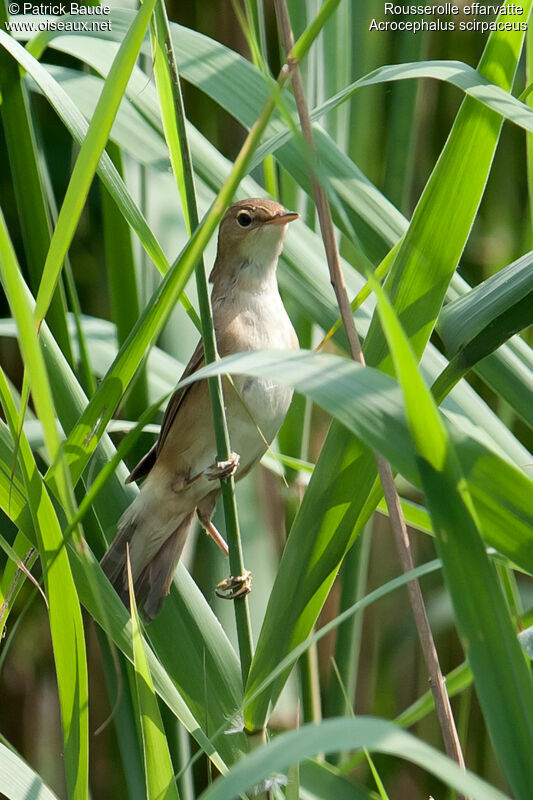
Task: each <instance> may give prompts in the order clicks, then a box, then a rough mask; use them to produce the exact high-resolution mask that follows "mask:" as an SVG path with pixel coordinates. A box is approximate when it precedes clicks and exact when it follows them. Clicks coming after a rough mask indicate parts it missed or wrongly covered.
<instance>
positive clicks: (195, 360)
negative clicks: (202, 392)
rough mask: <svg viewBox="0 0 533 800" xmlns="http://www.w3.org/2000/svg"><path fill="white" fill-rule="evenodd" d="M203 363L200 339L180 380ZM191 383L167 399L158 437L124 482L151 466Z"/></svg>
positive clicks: (145, 472)
mask: <svg viewBox="0 0 533 800" xmlns="http://www.w3.org/2000/svg"><path fill="white" fill-rule="evenodd" d="M203 365H204V348H203V345H202V341H201V340H200V341H199V342H198V345H197V346H196V350H195V351H194V353H193V354H192V356H191V358H190V361H189V363H188V364H187V366H186V367H185V370H184V371H183V374H182V376H181V377H180V381H182V380H183V379H184V378H188V377H189V375H192V374H193V372H196V371H197V370H199V369H200V367H203ZM191 386H192V384H189V386H184V387H182V388H180V389H176V391H175V392H174V394H173V395H172V397H171V398H170V400H169V401H168V405H167V408H166V411H165V416H164V417H163V422H162V423H161V430H160V432H159V438H158V440H157V442H156V443H155V444H154V446H153V447H152V448H151V449H150V450H149V451H148V452H147V453H146V455H145V456H143V457H142V458H141V460H140V461H139V463H138V464H137V465H136V466H135V467H134V468H133V469H132V471H131V472H130V474H129V475H128V477H127V478H126V483H131V482H132V481H137V480H139V479H140V478H144V477H145V476H146V475H148V473H149V472H150V470H151V469H152V467H153V466H154V464H155V462H156V459H157V456H158V455H159V453H160V452H161V448H162V446H163V443H164V441H165V439H166V437H167V435H168V432H169V430H170V428H171V427H172V424H173V422H174V420H175V419H176V415H177V413H178V411H179V410H180V407H181V405H182V403H183V401H184V399H185V397H186V395H187V392H188V391H189V389H190V388H191Z"/></svg>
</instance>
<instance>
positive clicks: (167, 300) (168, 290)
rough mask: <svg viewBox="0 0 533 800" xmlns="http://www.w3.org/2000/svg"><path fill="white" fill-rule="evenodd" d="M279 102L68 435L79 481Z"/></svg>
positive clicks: (270, 105) (267, 111) (306, 39)
mask: <svg viewBox="0 0 533 800" xmlns="http://www.w3.org/2000/svg"><path fill="white" fill-rule="evenodd" d="M338 2H339V0H327V2H325V3H324V4H323V6H322V7H321V9H320V12H319V14H318V15H317V18H320V19H321V20H325V19H327V13H332V11H333V10H334V8H335V7H336V5H337V4H338ZM326 12H327V13H326ZM318 30H319V29H318V28H317V25H316V20H314V21H313V22H312V23H311V25H310V26H309V28H308V30H307V31H306V32H305V33H304V34H302V37H301V38H300V40H299V41H298V42H297V44H296V45H295V51H294V52H295V54H296V56H299V55H300V54H303V53H305V52H306V50H307V49H308V48H309V47H310V45H311V43H312V41H313V35H315V36H316V35H317V33H318ZM0 33H1V31H0ZM0 40H1V37H0ZM286 78H287V76H286V74H285V73H283V74H282V75H281V76H280V82H281V83H283V82H284V81H285V80H286ZM275 105H276V100H275V96H271V97H270V99H269V100H268V102H267V104H266V105H265V108H264V109H263V112H262V114H261V115H260V117H259V118H258V120H257V121H256V123H255V125H254V126H253V127H252V129H251V130H250V133H249V134H248V136H247V138H246V141H245V142H244V144H243V146H242V148H241V150H240V152H239V155H238V156H237V158H236V160H235V162H234V165H233V168H232V170H231V172H230V174H229V176H228V177H227V178H226V180H225V181H224V184H223V186H222V188H221V189H220V191H219V193H218V196H217V198H216V200H215V201H214V203H213V204H212V206H211V209H210V211H209V212H208V214H207V215H206V217H205V218H204V220H203V222H202V224H201V226H200V227H199V228H197V229H196V231H195V232H194V234H193V236H192V238H191V239H190V241H189V243H188V244H187V245H186V247H185V248H184V250H183V251H182V253H181V254H180V256H179V257H178V258H177V260H176V261H175V263H174V264H173V266H172V269H171V270H170V271H169V272H168V273H167V274H166V276H165V278H164V280H163V282H162V283H161V285H160V286H159V287H158V289H157V290H156V292H155V293H154V295H153V296H152V299H151V301H150V303H149V304H148V306H147V307H146V309H145V310H144V312H143V314H142V315H141V317H140V319H139V321H138V323H137V325H136V326H135V328H134V329H133V331H132V332H131V334H130V336H129V337H128V339H127V341H126V342H125V344H124V346H123V347H122V348H121V350H120V352H119V354H118V356H117V358H116V359H115V361H114V362H113V364H112V366H111V368H110V369H109V371H108V373H107V375H106V377H105V378H104V380H103V382H102V384H101V385H100V387H99V389H98V391H97V393H96V395H95V396H94V397H93V398H92V399H91V402H90V403H89V405H88V407H87V409H86V410H85V412H84V414H83V415H82V418H81V419H80V421H79V423H78V425H77V426H76V428H75V429H74V430H73V431H72V432H71V433H70V434H69V437H68V439H67V442H66V448H65V449H66V453H67V459H68V461H69V465H70V468H71V472H72V475H73V480H74V482H75V481H76V480H78V478H79V476H80V474H81V472H82V470H83V469H84V467H85V465H86V463H87V461H88V458H89V457H90V454H91V453H92V452H93V450H94V448H95V446H96V444H97V442H98V439H99V437H100V436H101V435H102V433H103V430H104V429H105V426H106V424H107V422H108V421H109V419H110V418H111V416H112V414H113V412H114V409H115V408H116V406H117V404H118V402H119V400H120V397H121V395H122V393H123V391H124V389H125V387H126V386H127V385H128V383H129V381H130V380H131V378H132V376H133V374H134V372H135V370H136V368H137V366H138V364H139V362H140V360H141V358H142V356H143V354H144V351H145V349H146V347H147V346H148V345H149V343H150V342H151V341H152V339H153V338H154V337H155V336H156V335H157V334H158V333H159V331H160V330H161V328H162V326H163V324H164V322H165V321H166V319H167V317H168V315H169V313H170V311H171V309H172V307H173V306H174V304H175V302H176V300H177V298H178V297H179V296H180V294H181V292H182V291H183V289H184V287H185V285H186V282H187V280H188V278H189V276H190V275H191V273H192V271H193V269H194V268H195V266H196V264H197V263H198V259H199V258H200V256H201V255H202V253H203V251H204V249H205V246H206V244H207V242H208V241H209V239H210V238H211V236H212V234H213V233H214V231H215V229H216V227H217V225H218V223H219V222H220V220H221V218H222V215H223V214H224V212H225V210H226V208H227V206H228V205H229V202H230V200H231V198H232V197H233V194H234V192H235V190H236V188H237V186H238V184H239V183H240V181H241V179H242V177H243V176H244V175H245V174H246V171H247V169H248V166H249V162H250V159H251V156H252V154H253V153H254V151H255V148H256V147H257V145H258V143H259V140H260V138H261V136H262V134H263V132H264V130H265V128H266V125H267V123H268V120H269V119H270V116H271V114H272V113H273V111H274V108H275Z"/></svg>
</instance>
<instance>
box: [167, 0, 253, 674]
mask: <svg viewBox="0 0 533 800" xmlns="http://www.w3.org/2000/svg"><path fill="white" fill-rule="evenodd" d="M154 28H155V32H154V71H155V76H156V83H157V88H158V92H159V98H160V102H161V111H162V115H163V126H164V131H165V136H166V139H167V144H168V147H169V152H170V159H171V163H172V167H173V170H174V176H175V178H176V181H177V184H178V188H179V187H182V203H183V207H184V210H185V217H186V220H187V226H188V229H189V234H190V233H192V231H193V230H195V229H196V228H197V227H198V222H199V220H198V208H197V204H196V193H195V188H194V179H193V167H192V160H191V154H190V150H189V144H188V141H187V131H186V125H185V109H184V106H183V98H182V93H181V84H180V78H179V74H178V70H177V67H176V58H175V55H174V48H173V44H172V39H171V36H170V30H169V26H168V19H167V15H166V10H165V6H164V3H163V2H162V0H161V2H159V3H157V5H156V8H155V23H154ZM196 287H197V292H198V302H199V306H200V317H201V321H202V339H203V348H204V359H205V363H206V364H209V363H211V362H212V361H215V360H216V358H217V348H216V339H215V329H214V323H213V314H212V310H211V304H210V300H209V292H208V288H207V278H206V274H205V265H204V260H203V257H201V258H200V259H199V260H198V264H197V266H196ZM208 387H209V396H210V400H211V409H212V415H213V427H214V431H215V441H216V447H217V459H218V461H220V462H227V461H228V459H229V458H230V456H231V452H232V451H231V445H230V440H229V433H228V426H227V421H226V413H225V406H224V397H223V394H222V379H221V378H220V377H219V376H217V377H215V378H211V379H210V380H209V381H208ZM220 487H221V490H222V500H223V503H224V517H225V521H226V534H227V538H228V546H229V564H230V570H231V575H243V574H244V573H245V568H244V556H243V551H242V544H241V536H240V530H239V517H238V513H237V502H236V498H235V480H234V478H233V476H230V477H229V478H223V479H221V480H220ZM233 606H234V611H235V622H236V626H237V637H238V644H239V654H240V660H241V672H242V680H243V686H244V685H245V683H246V679H247V677H248V672H249V670H250V664H251V662H252V653H253V642H252V628H251V622H250V609H249V606H248V598H247V597H246V595H244V596H243V597H241V598H238V599H237V600H236V601H235V602H234V604H233Z"/></svg>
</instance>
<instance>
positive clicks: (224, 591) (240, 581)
mask: <svg viewBox="0 0 533 800" xmlns="http://www.w3.org/2000/svg"><path fill="white" fill-rule="evenodd" d="M251 591H252V573H251V572H250V570H249V569H247V570H245V571H244V573H243V575H230V577H229V578H226V579H225V580H223V581H220V583H217V586H216V589H215V594H216V596H217V597H221V598H222V600H238V598H239V597H244V596H245V595H247V594H250V592H251Z"/></svg>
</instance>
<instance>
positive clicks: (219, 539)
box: [196, 509, 229, 556]
mask: <svg viewBox="0 0 533 800" xmlns="http://www.w3.org/2000/svg"><path fill="white" fill-rule="evenodd" d="M196 513H197V514H198V519H199V520H200V524H201V525H202V527H203V528H204V529H205V532H206V533H207V534H208V535H209V536H210V537H211V539H212V540H213V541H214V543H215V544H216V545H217V547H220V549H221V550H222V552H223V553H224V555H225V556H227V555H229V550H228V545H227V544H226V541H225V539H224V537H223V536H222V535H221V534H220V533H219V532H218V531H217V529H216V528H215V526H214V525H213V523H212V522H211V520H210V519H209V517H206V516H205V514H203V513H202V512H201V511H200V509H198V510H197V512H196Z"/></svg>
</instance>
